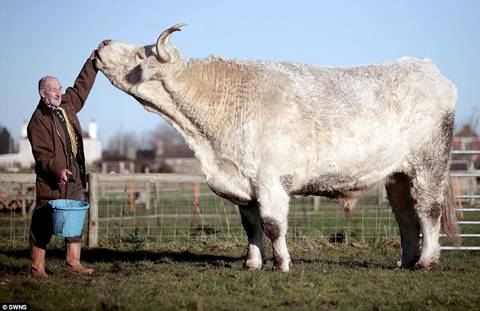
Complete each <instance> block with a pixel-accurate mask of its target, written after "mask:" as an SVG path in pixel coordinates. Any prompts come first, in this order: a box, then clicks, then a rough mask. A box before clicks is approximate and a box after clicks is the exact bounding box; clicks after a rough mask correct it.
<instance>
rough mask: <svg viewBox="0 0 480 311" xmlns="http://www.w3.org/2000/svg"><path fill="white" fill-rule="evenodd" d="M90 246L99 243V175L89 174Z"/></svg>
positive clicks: (95, 245)
mask: <svg viewBox="0 0 480 311" xmlns="http://www.w3.org/2000/svg"><path fill="white" fill-rule="evenodd" d="M88 202H89V204H90V208H89V209H88V247H90V248H92V247H97V245H98V196H97V175H96V174H88Z"/></svg>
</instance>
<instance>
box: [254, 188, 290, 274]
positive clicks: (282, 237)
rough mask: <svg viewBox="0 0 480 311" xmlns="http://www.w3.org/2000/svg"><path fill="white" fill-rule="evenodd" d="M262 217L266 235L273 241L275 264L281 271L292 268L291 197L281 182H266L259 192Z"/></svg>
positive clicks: (275, 267)
mask: <svg viewBox="0 0 480 311" xmlns="http://www.w3.org/2000/svg"><path fill="white" fill-rule="evenodd" d="M258 197H259V198H258V201H259V205H260V218H261V224H262V229H263V232H264V233H265V235H266V236H267V237H268V238H269V239H270V241H271V242H272V248H273V266H274V269H276V270H279V271H281V272H288V271H289V269H290V254H289V253H288V248H287V241H286V236H287V229H288V221H287V216H288V203H289V200H290V197H289V196H288V194H287V193H286V192H285V190H284V189H283V187H282V186H281V185H280V183H275V182H273V183H269V182H264V183H263V186H262V188H261V189H259V193H258Z"/></svg>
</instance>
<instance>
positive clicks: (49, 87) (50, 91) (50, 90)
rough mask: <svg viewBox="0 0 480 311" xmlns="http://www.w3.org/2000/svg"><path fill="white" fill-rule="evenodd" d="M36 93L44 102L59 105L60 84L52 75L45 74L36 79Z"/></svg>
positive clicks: (60, 99) (60, 97) (60, 95)
mask: <svg viewBox="0 0 480 311" xmlns="http://www.w3.org/2000/svg"><path fill="white" fill-rule="evenodd" d="M38 93H39V94H40V97H41V98H42V99H43V101H44V102H45V103H46V104H50V105H54V106H57V107H58V106H60V103H61V101H62V85H61V83H60V81H59V80H58V79H57V78H55V77H53V76H45V77H43V78H41V79H40V81H38Z"/></svg>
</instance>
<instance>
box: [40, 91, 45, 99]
mask: <svg viewBox="0 0 480 311" xmlns="http://www.w3.org/2000/svg"><path fill="white" fill-rule="evenodd" d="M38 93H39V94H40V97H41V98H45V89H40V90H39V91H38Z"/></svg>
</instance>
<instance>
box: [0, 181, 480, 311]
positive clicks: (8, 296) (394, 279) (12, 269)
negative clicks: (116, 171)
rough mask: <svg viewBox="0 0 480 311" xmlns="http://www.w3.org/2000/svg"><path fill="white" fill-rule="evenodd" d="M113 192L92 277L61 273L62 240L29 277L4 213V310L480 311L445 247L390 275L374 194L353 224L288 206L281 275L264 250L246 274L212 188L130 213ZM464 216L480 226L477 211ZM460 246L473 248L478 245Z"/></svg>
mask: <svg viewBox="0 0 480 311" xmlns="http://www.w3.org/2000/svg"><path fill="white" fill-rule="evenodd" d="M109 186H111V187H112V188H113V189H117V190H118V189H120V190H118V191H116V192H113V193H108V192H105V193H103V194H101V196H100V197H101V198H102V199H101V200H100V202H99V247H98V248H95V249H91V250H85V251H84V254H83V259H84V263H85V264H86V265H87V266H90V267H93V268H95V269H96V272H95V274H94V275H92V276H72V275H68V274H65V273H64V265H65V263H64V256H65V254H64V251H63V249H62V248H63V245H62V241H61V239H59V238H54V240H53V241H52V243H51V245H50V249H49V251H48V253H47V269H49V270H50V275H51V276H50V277H49V278H48V279H38V278H32V277H31V276H29V275H27V274H26V273H25V272H24V267H25V266H26V265H27V264H28V249H27V241H28V228H29V222H30V219H29V218H23V217H21V215H20V214H18V213H13V212H11V213H3V214H2V215H0V303H2V302H3V303H14V302H17V303H28V304H30V305H31V307H32V308H31V309H32V310H287V309H288V310H290V309H293V310H323V309H327V310H330V309H338V310H447V309H448V310H480V295H479V294H480V274H479V271H480V252H467V251H445V252H443V254H442V258H441V262H440V265H439V266H438V267H437V268H436V269H434V270H433V271H429V272H424V271H411V270H404V269H398V268H396V265H395V262H396V259H397V257H398V254H399V247H400V245H399V238H398V227H397V224H396V222H395V220H394V217H393V215H392V213H391V212H390V207H389V206H388V204H387V202H384V201H381V200H379V196H378V193H376V192H375V191H374V192H373V193H372V194H371V195H368V194H367V195H365V196H363V197H361V199H360V201H359V204H358V206H357V208H356V210H355V211H354V213H353V215H351V216H349V217H347V216H345V215H344V213H343V211H342V209H341V207H340V206H339V205H338V204H337V203H334V202H333V201H331V200H328V199H322V200H321V202H320V207H319V208H315V207H314V204H313V198H311V197H307V198H303V197H302V198H300V197H296V198H293V199H292V201H291V204H290V213H289V233H288V244H289V249H290V252H291V255H292V259H293V266H292V268H291V272H290V273H289V274H281V273H278V272H272V271H271V269H272V261H271V251H270V250H269V248H270V247H269V243H266V245H268V247H267V257H268V262H267V266H266V267H265V268H264V270H263V271H257V272H246V271H243V270H242V264H243V257H244V255H245V251H246V236H245V233H244V230H243V228H242V226H241V222H240V217H239V214H238V210H237V207H235V206H233V205H232V204H230V203H228V202H227V201H225V200H223V199H219V198H218V197H216V196H213V195H211V193H209V191H208V190H206V189H201V191H200V197H199V207H200V213H195V207H194V205H195V203H194V199H193V196H192V191H191V185H184V186H182V187H183V188H182V187H179V186H178V185H177V186H175V187H172V188H167V187H163V188H162V189H161V191H151V192H150V193H149V194H148V196H147V198H141V199H139V200H137V201H135V203H134V204H133V205H132V204H131V202H132V200H131V194H129V193H128V191H126V190H125V189H126V187H125V186H123V188H125V189H124V190H122V189H121V188H122V187H120V188H119V187H118V186H115V185H109ZM139 188H142V187H141V185H140V186H139ZM106 190H108V189H106ZM147 203H148V208H147ZM461 220H463V221H478V220H480V213H465V214H464V215H463V218H462V219H461ZM477 227H478V225H469V224H467V225H464V226H462V232H463V233H478V232H479V231H478V228H477ZM85 232H86V231H84V234H85V235H86V233H85ZM442 244H443V245H445V244H447V243H446V241H445V240H444V239H442ZM463 245H480V238H478V237H473V238H468V239H464V240H463Z"/></svg>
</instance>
